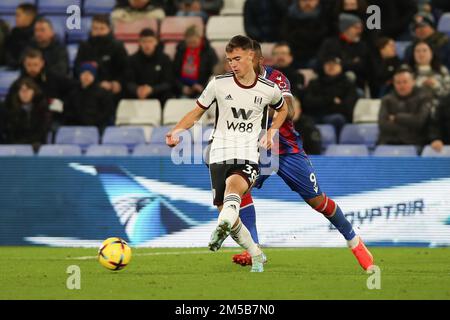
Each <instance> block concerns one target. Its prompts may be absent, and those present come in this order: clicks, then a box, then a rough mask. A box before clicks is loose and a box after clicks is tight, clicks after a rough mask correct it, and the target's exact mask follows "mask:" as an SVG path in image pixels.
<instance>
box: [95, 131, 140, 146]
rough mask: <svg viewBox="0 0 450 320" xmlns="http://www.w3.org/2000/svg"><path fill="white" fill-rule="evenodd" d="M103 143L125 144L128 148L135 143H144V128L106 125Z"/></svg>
mask: <svg viewBox="0 0 450 320" xmlns="http://www.w3.org/2000/svg"><path fill="white" fill-rule="evenodd" d="M102 143H103V144H125V145H127V147H128V149H129V150H132V149H133V148H134V147H135V146H136V145H138V144H141V143H145V133H144V129H142V128H137V127H108V128H106V130H105V132H104V134H103V138H102Z"/></svg>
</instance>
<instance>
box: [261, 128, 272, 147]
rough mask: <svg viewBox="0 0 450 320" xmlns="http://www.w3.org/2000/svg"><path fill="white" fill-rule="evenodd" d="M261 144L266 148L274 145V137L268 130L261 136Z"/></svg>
mask: <svg viewBox="0 0 450 320" xmlns="http://www.w3.org/2000/svg"><path fill="white" fill-rule="evenodd" d="M259 144H260V145H261V147H263V148H264V149H266V150H269V149H270V148H272V145H273V139H272V135H271V134H270V133H269V132H268V133H266V134H265V135H263V136H262V137H261V139H260V140H259Z"/></svg>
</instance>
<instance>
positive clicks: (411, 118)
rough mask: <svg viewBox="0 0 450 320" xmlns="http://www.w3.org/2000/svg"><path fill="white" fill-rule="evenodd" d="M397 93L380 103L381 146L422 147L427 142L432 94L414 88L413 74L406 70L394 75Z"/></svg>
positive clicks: (389, 95) (402, 68) (395, 91)
mask: <svg viewBox="0 0 450 320" xmlns="http://www.w3.org/2000/svg"><path fill="white" fill-rule="evenodd" d="M394 89H395V90H394V92H392V93H390V94H388V95H386V96H385V97H383V99H382V101H381V108H380V113H379V118H378V125H379V127H380V135H379V140H378V143H379V144H412V145H417V146H423V145H424V144H425V143H427V140H428V138H427V137H428V134H427V127H426V125H427V122H428V121H429V116H430V110H431V108H432V105H433V98H432V96H431V94H430V93H429V92H428V91H426V90H424V89H422V88H418V87H416V86H415V79H414V73H413V71H412V70H411V69H410V68H409V67H407V66H401V67H400V68H399V69H398V70H397V71H396V72H395V74H394Z"/></svg>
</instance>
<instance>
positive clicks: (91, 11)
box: [83, 0, 116, 15]
mask: <svg viewBox="0 0 450 320" xmlns="http://www.w3.org/2000/svg"><path fill="white" fill-rule="evenodd" d="M115 5H116V0H84V10H83V13H84V14H85V15H95V14H102V13H103V14H109V13H111V11H112V9H113V8H114V6H115Z"/></svg>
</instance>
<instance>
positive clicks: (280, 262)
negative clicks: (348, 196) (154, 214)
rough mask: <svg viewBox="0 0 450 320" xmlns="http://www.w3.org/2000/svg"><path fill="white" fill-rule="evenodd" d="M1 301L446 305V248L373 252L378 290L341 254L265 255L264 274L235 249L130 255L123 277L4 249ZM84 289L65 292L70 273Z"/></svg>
mask: <svg viewBox="0 0 450 320" xmlns="http://www.w3.org/2000/svg"><path fill="white" fill-rule="evenodd" d="M0 250H1V253H2V254H1V255H0V287H1V288H2V289H1V290H0V299H450V248H435V249H428V248H372V253H373V254H374V257H375V259H376V265H378V266H379V267H380V269H381V289H379V290H377V289H373V290H369V289H368V288H367V285H366V282H367V279H368V277H369V276H370V275H369V274H367V273H365V272H364V271H363V270H362V269H361V268H360V267H359V265H358V264H357V262H356V260H355V259H354V257H353V255H352V254H351V253H350V252H349V250H348V249H345V248H336V249H325V248H314V249H312V248H311V249H310V248H304V249H303V248H298V249H297V248H290V249H277V248H266V249H265V252H266V254H267V256H268V258H269V262H268V264H267V265H266V270H265V272H264V273H261V274H255V273H250V272H249V267H241V266H238V265H234V264H232V263H231V256H232V254H234V253H237V252H239V250H237V249H230V248H224V249H222V250H220V251H219V252H216V253H212V252H209V251H208V250H207V249H206V248H193V249H181V248H178V249H162V248H159V249H144V248H142V249H133V257H132V260H131V263H130V265H129V266H128V267H126V268H125V269H124V270H121V271H116V272H112V271H109V270H107V269H104V268H103V267H102V266H101V265H100V264H99V263H98V262H97V260H96V259H95V255H96V252H97V251H96V249H79V248H44V247H1V248H0ZM70 265H77V266H79V267H80V270H81V289H80V290H69V289H67V287H66V281H67V278H68V277H69V276H70V275H69V274H67V273H66V271H67V267H68V266H70Z"/></svg>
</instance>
